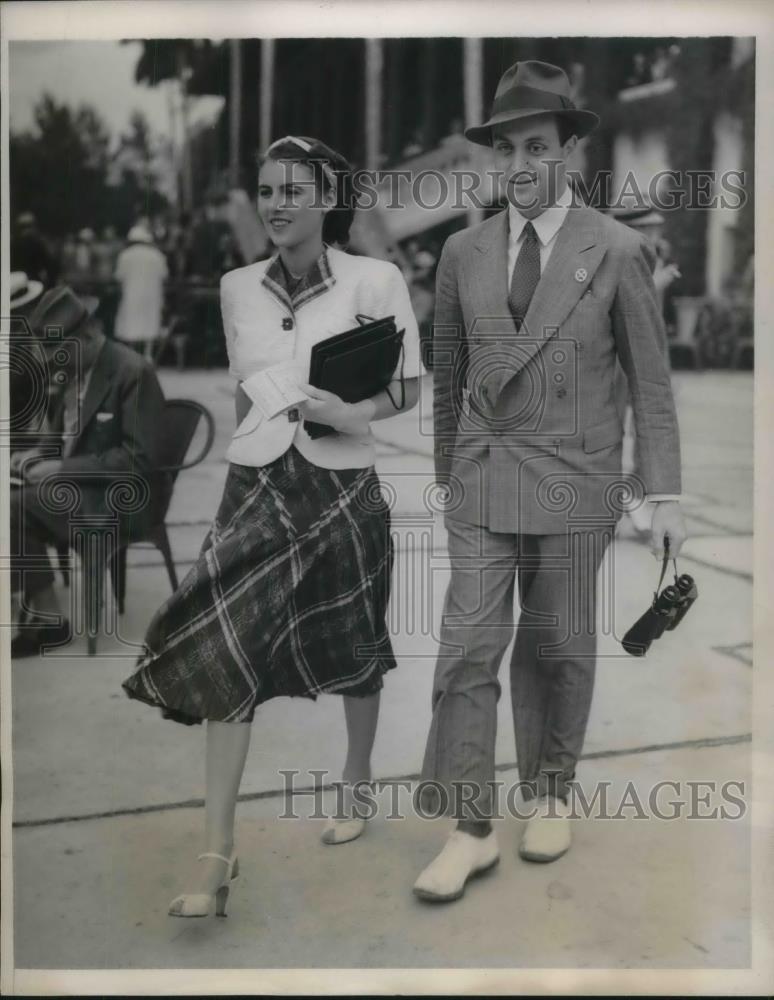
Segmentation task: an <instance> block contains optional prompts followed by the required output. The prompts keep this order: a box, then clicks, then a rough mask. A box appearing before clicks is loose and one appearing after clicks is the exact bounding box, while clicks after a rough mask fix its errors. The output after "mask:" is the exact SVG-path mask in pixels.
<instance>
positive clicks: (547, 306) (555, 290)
mask: <svg viewBox="0 0 774 1000" xmlns="http://www.w3.org/2000/svg"><path fill="white" fill-rule="evenodd" d="M503 215H504V216H505V218H506V219H507V213H503ZM503 228H504V229H505V238H504V246H505V249H504V251H503V254H502V256H501V257H500V259H499V265H498V266H497V267H494V268H492V270H493V271H495V272H497V273H498V274H501V275H502V277H501V278H498V279H496V278H495V276H494V275H493V278H492V281H493V282H494V281H495V280H497V282H498V283H499V282H500V281H501V283H502V289H499V288H498V290H497V293H496V297H493V299H492V300H491V301H492V302H493V303H496V304H498V305H499V303H500V296H502V301H503V302H504V303H505V310H506V314H507V315H510V309H509V307H508V293H507V287H506V281H507V273H506V272H507V267H506V261H507V259H508V258H507V253H508V250H507V223H506V224H504V227H503ZM606 250H607V244H606V240H605V237H604V234H603V232H602V228H601V226H600V225H599V224H598V222H597V220H596V219H595V216H594V213H593V211H592V210H591V209H588V208H586V207H585V206H580V207H575V208H570V210H569V211H568V213H567V218H566V219H565V221H564V224H563V225H562V227H561V229H560V230H559V232H558V233H557V236H556V243H555V244H554V247H553V250H552V251H551V256H550V257H549V260H548V264H547V266H546V269H545V271H544V272H543V274H542V275H541V277H540V281H539V283H538V286H537V288H536V289H535V294H534V295H533V297H532V301H531V302H530V305H529V309H528V310H527V315H526V316H525V317H524V323H523V324H522V327H521V329H520V330H519V332H518V333H516V328H515V323H513V321H512V320H511V329H510V330H505V329H504V327H503V323H502V321H501V322H500V330H502V331H503V333H504V334H505V339H504V340H503V341H502V342H501V343H499V344H498V351H500V352H502V351H503V349H504V350H505V353H506V354H508V355H510V357H508V358H507V359H506V358H503V362H504V363H503V364H499V365H498V366H497V368H496V369H495V370H494V371H492V372H490V373H488V377H487V379H486V394H487V396H488V398H489V401H490V403H491V404H492V405H493V406H494V405H495V404H496V402H497V398H498V397H499V395H500V392H501V391H502V389H503V386H504V385H505V384H506V383H507V382H508V381H510V379H512V378H513V377H514V376H515V375H517V374H518V373H519V372H520V371H521V370H522V369H523V368H524V366H525V365H527V364H528V363H529V362H530V361H531V360H532V359H533V358H534V356H535V355H536V354H537V353H538V352H539V351H541V350H542V349H543V348H544V347H545V345H546V344H547V343H549V342H550V340H551V339H552V337H554V336H555V335H556V334H557V332H558V331H559V327H560V326H561V325H562V323H564V321H565V320H566V319H567V317H568V316H569V314H570V312H571V311H572V310H573V309H574V308H575V306H576V305H577V303H578V301H579V300H580V298H581V296H582V295H583V293H584V292H585V291H586V289H587V288H588V287H589V284H590V283H591V280H592V278H593V277H594V273H595V272H596V270H597V268H598V267H599V265H600V263H601V262H602V259H603V257H604V255H605V252H606Z"/></svg>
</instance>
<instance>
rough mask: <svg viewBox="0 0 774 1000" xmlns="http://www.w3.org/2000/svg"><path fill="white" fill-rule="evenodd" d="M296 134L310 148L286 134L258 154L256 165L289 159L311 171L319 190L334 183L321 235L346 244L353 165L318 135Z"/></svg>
mask: <svg viewBox="0 0 774 1000" xmlns="http://www.w3.org/2000/svg"><path fill="white" fill-rule="evenodd" d="M297 138H298V139H300V140H301V141H302V142H303V143H304V144H305V145H307V146H309V149H308V150H306V149H303V148H302V147H301V146H299V145H298V143H296V142H294V141H293V139H291V138H288V139H286V140H285V141H284V142H278V143H276V144H275V145H272V146H269V148H268V150H267V151H266V152H265V153H263V154H262V155H261V156H259V158H258V167H259V168H260V167H262V166H263V164H264V163H265V162H266V161H267V160H290V161H292V162H294V163H303V164H305V165H306V166H307V167H309V169H310V170H311V171H312V176H313V177H314V182H315V185H316V186H317V190H318V191H319V192H320V194H328V193H329V192H330V191H332V190H334V187H335V192H334V193H335V196H336V204H335V206H334V207H333V208H332V209H331V210H330V212H326V214H325V220H324V221H323V230H322V238H323V242H324V243H338V244H339V245H341V246H346V244H347V243H348V242H349V230H350V228H351V226H352V220H353V218H354V216H355V208H356V207H357V199H356V197H355V190H354V183H353V178H352V167H351V166H350V164H349V162H348V161H347V160H346V159H345V158H344V157H343V156H342V155H341V153H337V152H336V150H335V149H331V147H330V146H326V145H325V143H324V142H320V140H319V139H312V138H310V137H309V136H307V135H299V136H297ZM326 168H328V169H326ZM331 174H332V175H333V177H332V178H331ZM332 180H333V181H335V184H333V183H332Z"/></svg>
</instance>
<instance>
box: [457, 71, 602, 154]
mask: <svg viewBox="0 0 774 1000" xmlns="http://www.w3.org/2000/svg"><path fill="white" fill-rule="evenodd" d="M545 114H555V115H561V117H562V118H565V119H567V120H568V121H571V122H572V123H573V127H574V129H575V134H576V135H577V136H578V138H579V139H582V138H583V136H584V135H588V133H589V132H591V130H592V129H593V128H594V127H595V126H596V125H597V124H598V123H599V117H598V116H597V115H595V114H594V112H593V111H584V110H583V109H581V108H576V106H575V104H574V103H573V101H572V98H571V97H570V81H569V79H568V77H567V74H566V73H565V71H564V70H563V69H561V68H560V67H559V66H552V65H551V64H550V63H544V62H538V61H537V60H535V59H527V60H524V61H523V62H517V63H514V64H513V66H511V68H510V69H507V70H506V71H505V72H504V73H503V75H502V76H501V77H500V82H499V83H498V84H497V90H496V91H495V97H494V102H493V104H492V113H491V115H490V116H489V120H488V121H485V122H484V124H483V125H474V126H473V127H472V128H468V129H466V130H465V137H466V138H467V139H470V141H471V142H475V143H477V144H478V145H479V146H491V145H492V126H493V125H502V124H503V123H504V122H510V121H516V120H518V119H520V118H531V117H533V116H534V115H545Z"/></svg>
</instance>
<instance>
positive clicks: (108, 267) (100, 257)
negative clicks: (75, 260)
mask: <svg viewBox="0 0 774 1000" xmlns="http://www.w3.org/2000/svg"><path fill="white" fill-rule="evenodd" d="M120 249H121V244H120V242H119V240H118V238H117V236H116V231H115V229H114V228H113V226H105V228H104V229H103V231H102V236H101V238H100V239H98V240H95V242H94V251H93V263H94V277H95V278H96V280H97V281H100V282H108V281H112V280H113V272H114V271H115V267H116V258H117V257H118V254H119V251H120Z"/></svg>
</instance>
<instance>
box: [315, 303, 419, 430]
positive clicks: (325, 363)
mask: <svg viewBox="0 0 774 1000" xmlns="http://www.w3.org/2000/svg"><path fill="white" fill-rule="evenodd" d="M355 318H356V319H357V321H358V326H356V327H353V328H352V329H351V330H345V331H344V332H343V333H337V334H335V335H334V336H333V337H328V338H327V339H325V340H322V341H320V343H319V344H315V345H314V347H313V348H312V355H311V360H310V364H309V384H310V385H313V386H315V387H316V388H318V389H326V390H327V391H328V392H332V393H335V394H336V395H337V396H339V397H340V398H341V399H343V400H344V402H345V403H359V402H360V401H361V400H363V399H370V397H371V396H375V395H376V394H377V393H378V392H381V390H382V389H384V390H385V391H386V392H387V395H388V396H389V397H390V402H391V403H392V405H393V406H394V407H395V409H396V410H399V409H402V408H403V406H404V404H405V402H406V386H405V382H404V378H403V372H404V367H405V348H404V344H403V337H404V334H405V330H398V329H397V328H396V325H395V317H394V316H387V317H385V318H384V319H372V318H371V317H370V316H364V315H362V313H358V315H357V316H356V317H355ZM399 359H400V362H401V368H400V387H401V402H400V406H399V405H398V404H397V403H396V402H395V400H394V399H393V397H392V393H391V391H390V389H389V385H390V382H392V380H393V375H394V374H395V368H396V367H397V364H398V360H399ZM304 427H305V429H306V432H307V434H308V435H309V437H311V438H320V437H325V436H327V435H329V434H335V433H336V431H335V429H334V428H333V427H330V426H329V425H328V424H320V423H316V422H315V421H310V420H305V421H304Z"/></svg>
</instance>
